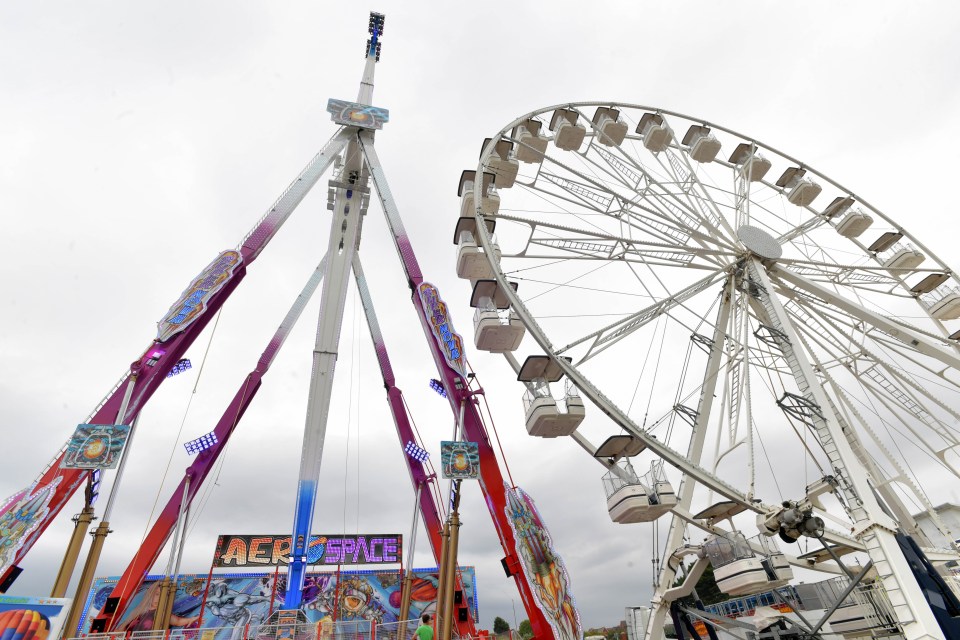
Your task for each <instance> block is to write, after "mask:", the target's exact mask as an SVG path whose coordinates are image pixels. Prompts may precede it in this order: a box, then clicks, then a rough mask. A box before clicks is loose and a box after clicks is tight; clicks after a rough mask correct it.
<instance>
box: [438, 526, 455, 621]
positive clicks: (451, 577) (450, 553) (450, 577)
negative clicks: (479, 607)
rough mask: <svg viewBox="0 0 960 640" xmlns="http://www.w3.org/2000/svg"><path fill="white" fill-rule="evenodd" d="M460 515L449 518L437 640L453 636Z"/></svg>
mask: <svg viewBox="0 0 960 640" xmlns="http://www.w3.org/2000/svg"><path fill="white" fill-rule="evenodd" d="M459 533H460V514H458V513H457V512H456V511H454V512H453V514H452V515H451V516H450V541H449V542H448V543H447V544H448V549H447V569H446V576H445V577H446V585H445V587H446V593H444V594H443V599H444V611H445V612H446V615H445V616H444V618H443V630H442V632H441V634H440V639H439V640H450V638H451V637H452V636H453V620H454V618H455V617H456V615H457V614H456V612H455V611H454V606H453V594H454V592H455V591H456V590H457V545H458V544H459V540H460V535H459Z"/></svg>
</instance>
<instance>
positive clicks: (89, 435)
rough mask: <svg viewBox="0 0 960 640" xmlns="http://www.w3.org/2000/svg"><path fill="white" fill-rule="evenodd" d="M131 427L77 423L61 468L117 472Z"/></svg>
mask: <svg viewBox="0 0 960 640" xmlns="http://www.w3.org/2000/svg"><path fill="white" fill-rule="evenodd" d="M129 436H130V427H129V426H127V425H125V424H78V425H77V430H76V431H74V432H73V435H72V436H70V440H69V441H68V442H67V448H66V451H64V454H63V460H62V461H61V463H60V466H61V467H62V468H64V469H116V468H117V465H118V464H119V463H120V454H121V453H122V452H123V447H124V445H126V444H127V438H128V437H129Z"/></svg>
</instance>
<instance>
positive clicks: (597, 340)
mask: <svg viewBox="0 0 960 640" xmlns="http://www.w3.org/2000/svg"><path fill="white" fill-rule="evenodd" d="M724 275H725V273H724V272H723V271H716V272H714V273H712V274H710V275H708V276H707V277H705V278H702V279H700V280H698V281H697V282H694V283H693V284H692V285H690V286H688V287H687V288H685V289H683V290H681V291H679V292H678V293H676V294H675V295H672V296H670V297H667V298H663V299H661V300H658V301H657V302H655V303H654V304H652V305H650V306H648V307H645V308H644V309H641V310H640V311H637V312H636V313H633V314H631V315H629V316H627V317H626V318H623V319H621V320H618V321H616V322H614V323H611V324H609V325H607V326H606V327H604V328H602V329H600V330H598V331H594V332H592V333H589V334H587V335H585V336H583V337H581V338H578V339H576V340H573V341H572V342H570V343H569V344H567V345H566V346H565V347H562V348H560V349H557V355H562V354H564V353H567V352H568V351H570V350H571V349H573V348H574V347H577V346H579V345H581V344H585V343H587V344H588V345H589V348H588V349H587V353H586V355H584V356H583V357H582V359H581V360H580V361H579V362H578V364H580V363H582V362H585V361H586V360H588V359H589V358H591V357H592V356H594V355H596V354H597V353H599V352H600V351H603V350H605V349H607V348H609V347H611V346H613V345H614V344H616V343H617V342H619V341H621V340H623V339H624V338H626V337H627V336H629V335H630V334H632V333H634V332H635V331H637V330H639V329H641V328H643V327H644V326H646V325H647V324H648V323H649V322H650V321H651V320H655V319H656V318H658V317H659V316H661V315H663V314H665V313H667V312H669V311H670V310H671V309H673V308H675V307H677V306H679V305H681V304H683V303H684V302H686V301H687V300H689V299H691V298H693V297H694V296H695V295H697V294H698V293H700V292H702V291H704V290H705V289H707V288H709V287H711V286H712V285H714V284H716V283H718V282H720V280H721V279H722V278H723V277H724Z"/></svg>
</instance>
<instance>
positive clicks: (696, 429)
mask: <svg viewBox="0 0 960 640" xmlns="http://www.w3.org/2000/svg"><path fill="white" fill-rule="evenodd" d="M733 292H734V283H733V279H732V278H730V279H728V280H727V283H726V285H725V286H724V288H723V293H722V294H721V295H722V296H723V298H722V300H721V301H720V308H719V309H718V311H717V323H716V326H715V327H714V329H713V344H712V345H711V347H710V355H709V357H708V358H707V368H706V371H705V372H704V376H703V385H702V387H701V392H700V400H699V402H698V403H697V419H696V421H695V422H694V425H693V435H692V437H691V439H690V444H689V446H688V448H687V458H688V459H689V460H691V461H692V462H694V463H695V464H698V463H699V462H700V456H701V455H702V453H703V444H704V441H705V439H706V435H707V424H708V423H709V422H710V413H711V409H712V408H713V396H714V392H715V391H716V388H717V381H718V379H719V378H720V365H721V363H722V360H723V354H724V348H723V346H724V340H725V337H726V328H727V323H728V322H729V319H730V308H731V306H732V304H733ZM695 486H696V483H695V482H693V480H692V478H689V477H687V475H686V474H684V476H683V477H682V478H681V480H680V490H679V492H678V495H677V502H678V504H677V506H678V507H679V508H681V509H684V510H685V511H686V510H689V509H690V503H691V501H692V500H693V490H694V487H695ZM684 529H685V522H684V521H683V520H682V519H681V518H680V517H679V516H677V515H676V514H674V515H672V516H671V520H670V531H669V533H668V534H667V553H668V554H672V553H673V551H674V550H675V549H677V548H678V547H679V546H680V545H681V544H682V543H683V532H684ZM668 558H669V556H668ZM675 578H676V571H675V570H674V569H673V567H671V566H670V562H669V559H668V561H667V562H664V563H663V568H662V569H661V570H660V580H659V583H658V585H657V590H656V592H655V593H654V596H653V600H654V601H653V612H652V614H651V615H650V619H649V620H648V622H647V637H648V638H656V637H658V636H657V634H658V633H662V630H663V625H664V623H665V622H666V619H667V615H668V614H669V613H670V602H668V601H666V599H665V598H664V597H663V594H664V593H665V592H666V591H667V590H668V589H670V587H671V585H672V584H673V581H674V579H675Z"/></svg>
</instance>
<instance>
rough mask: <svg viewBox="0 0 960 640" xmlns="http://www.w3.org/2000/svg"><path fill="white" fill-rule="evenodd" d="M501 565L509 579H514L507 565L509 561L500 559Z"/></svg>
mask: <svg viewBox="0 0 960 640" xmlns="http://www.w3.org/2000/svg"><path fill="white" fill-rule="evenodd" d="M500 564H502V565H503V572H504V573H505V574H507V577H508V578H512V577H513V572H512V571H510V566H509V565H508V564H507V559H506V558H500Z"/></svg>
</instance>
